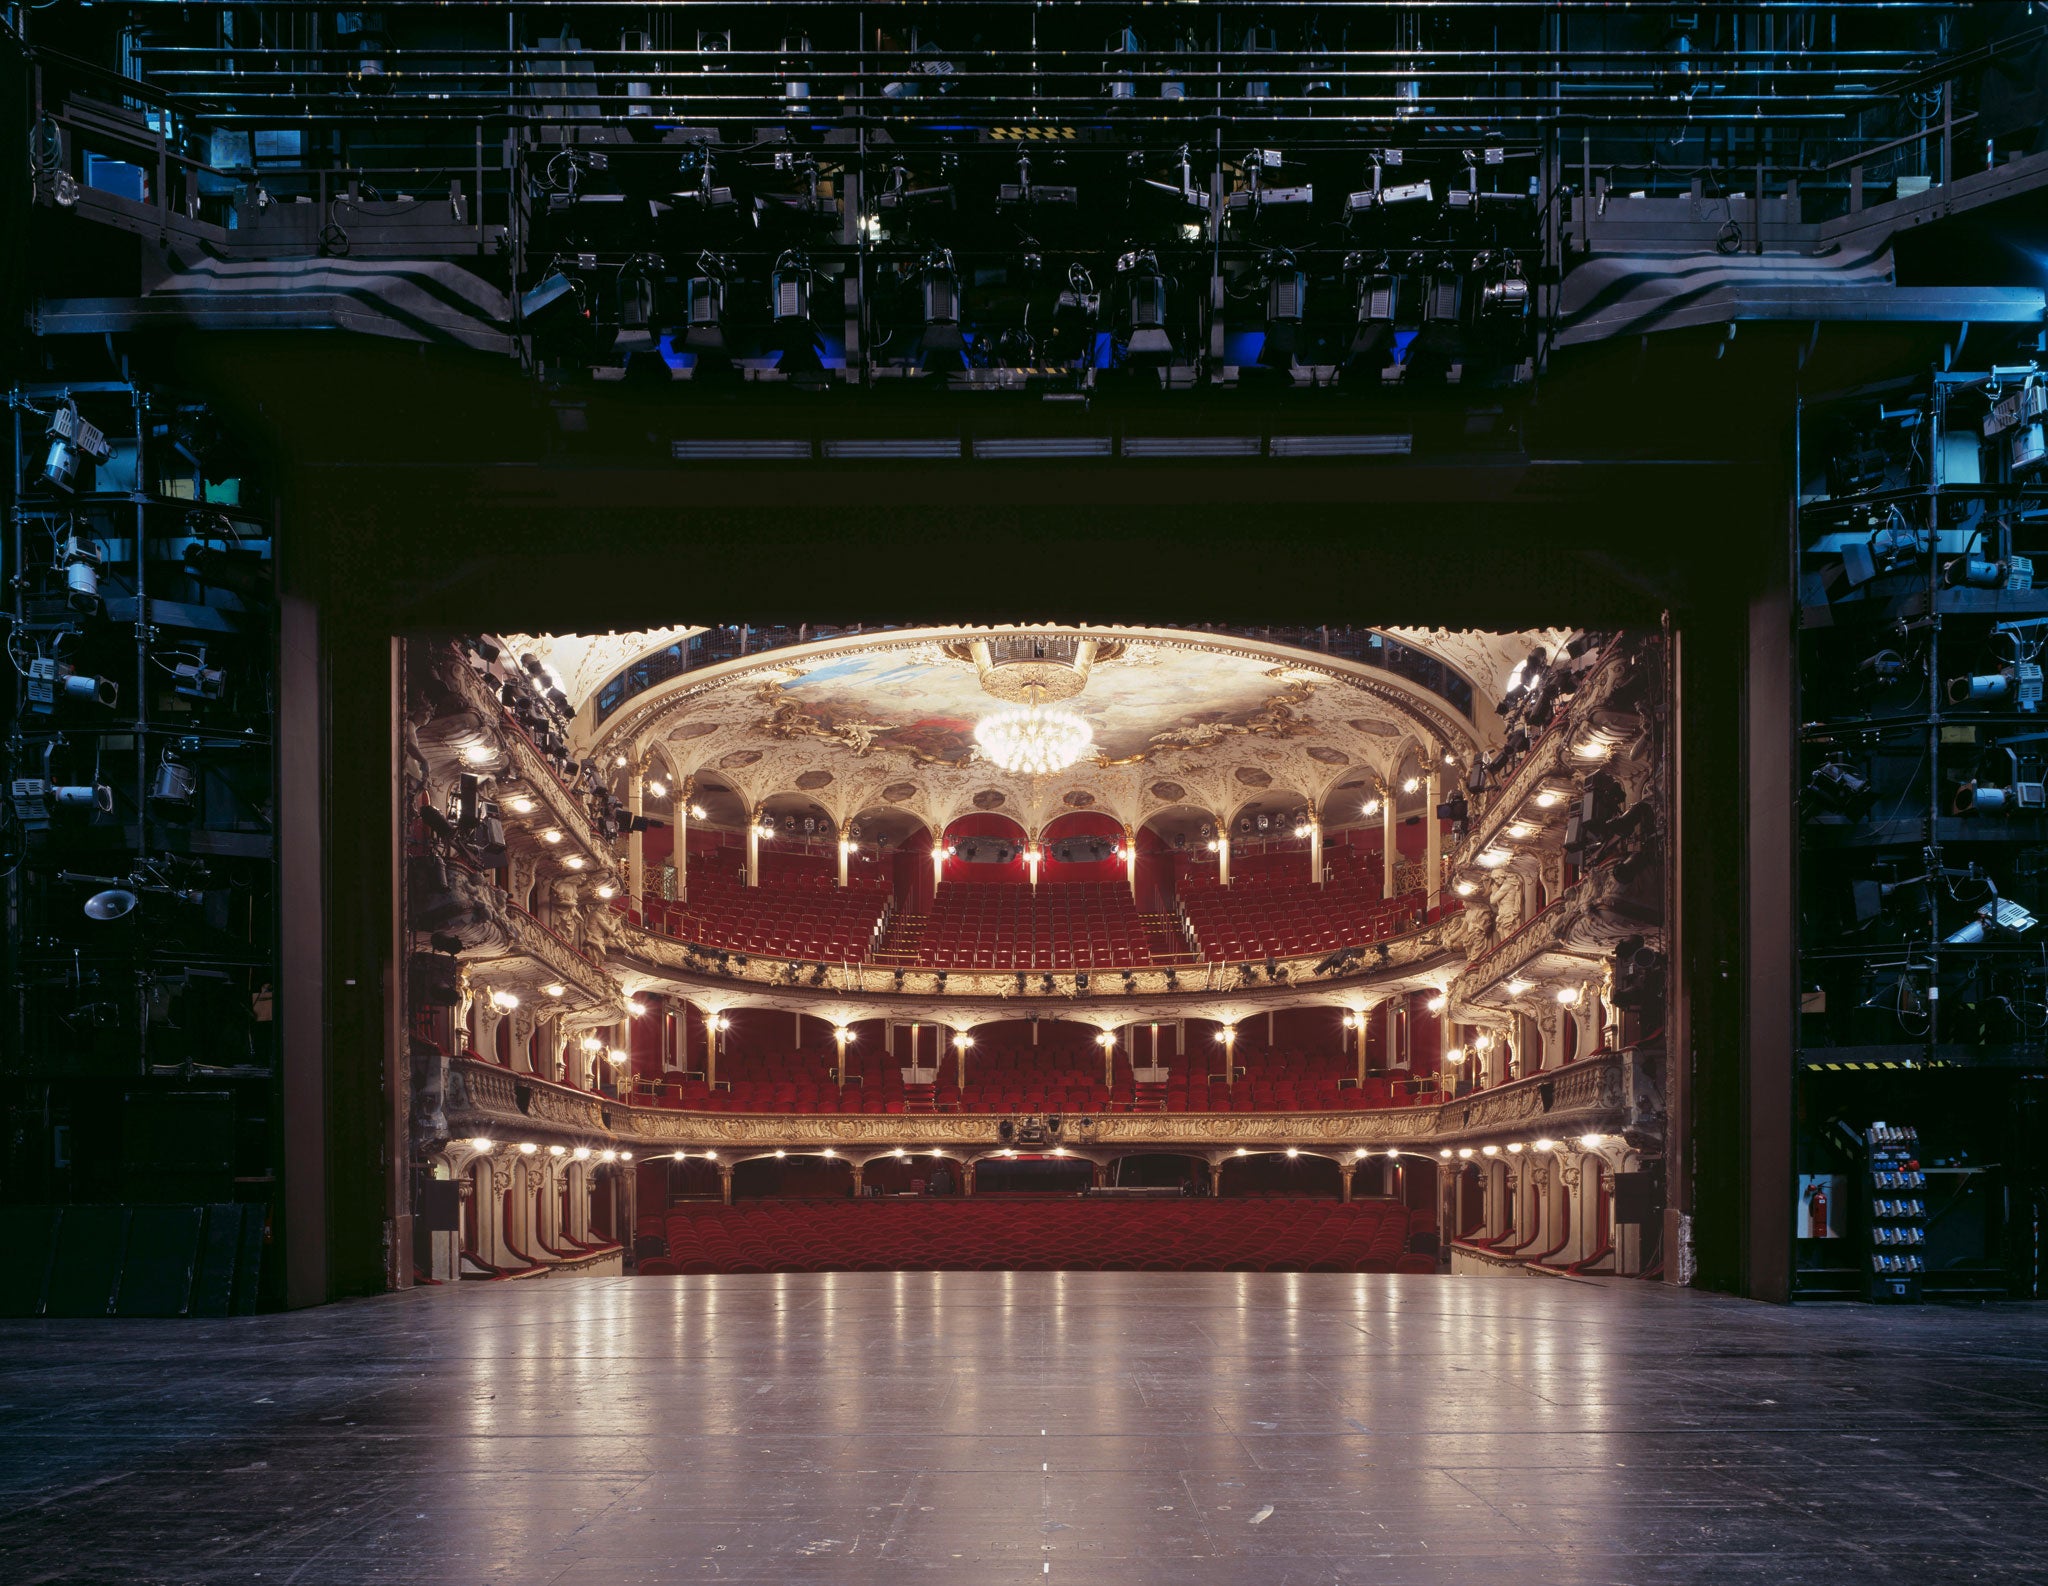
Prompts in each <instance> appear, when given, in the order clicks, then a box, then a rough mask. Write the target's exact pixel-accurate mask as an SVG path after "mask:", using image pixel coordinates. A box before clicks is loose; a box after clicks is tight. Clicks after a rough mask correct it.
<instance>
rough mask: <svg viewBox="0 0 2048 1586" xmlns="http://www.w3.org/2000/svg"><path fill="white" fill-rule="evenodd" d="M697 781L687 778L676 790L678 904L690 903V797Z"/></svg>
mask: <svg viewBox="0 0 2048 1586" xmlns="http://www.w3.org/2000/svg"><path fill="white" fill-rule="evenodd" d="M696 786H697V784H696V780H695V778H692V777H685V778H684V779H683V785H682V786H681V787H679V788H677V789H676V808H675V817H676V851H675V866H676V902H678V903H687V902H689V901H690V796H691V794H692V793H693V792H694V791H695V789H696Z"/></svg>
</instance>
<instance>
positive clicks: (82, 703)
mask: <svg viewBox="0 0 2048 1586" xmlns="http://www.w3.org/2000/svg"><path fill="white" fill-rule="evenodd" d="M120 699H121V686H120V684H118V683H116V682H115V681H114V680H113V679H112V678H109V677H95V676H94V675H93V674H92V673H90V672H81V671H78V670H77V669H76V668H74V667H73V666H72V665H71V664H70V663H69V662H67V661H60V660H57V659H56V658H55V657H53V656H38V657H36V659H35V660H33V661H31V662H29V664H28V708H29V713H30V714H31V715H35V716H50V715H54V714H56V713H57V712H58V711H59V710H67V709H76V710H91V709H99V710H112V709H113V708H114V707H115V706H116V705H117V704H119V703H120Z"/></svg>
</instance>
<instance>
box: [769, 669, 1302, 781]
mask: <svg viewBox="0 0 2048 1586" xmlns="http://www.w3.org/2000/svg"><path fill="white" fill-rule="evenodd" d="M1276 673H1278V674H1280V675H1276ZM777 686H779V695H778V696H777V698H778V703H779V702H780V701H791V702H794V703H795V704H796V706H797V707H798V708H799V709H800V710H801V711H802V712H803V713H804V714H805V715H807V716H809V717H810V718H811V719H812V720H814V721H816V722H817V723H818V724H819V725H820V726H821V727H823V728H824V729H826V730H827V731H828V732H831V733H834V734H836V735H841V736H842V741H853V740H857V739H858V738H859V737H860V736H861V735H862V734H866V735H868V737H869V741H870V742H872V743H875V744H879V745H882V746H885V747H887V748H891V749H897V750H901V751H904V752H906V753H908V754H910V755H911V756H912V758H914V759H916V760H918V761H920V762H922V763H927V764H945V765H964V764H966V763H967V761H968V760H969V759H970V758H971V757H972V754H973V749H974V726H975V723H976V722H978V721H979V720H981V718H982V717H984V716H986V715H988V714H989V713H990V712H991V711H992V710H995V709H997V708H998V702H997V701H995V700H992V699H990V698H989V696H988V695H987V694H985V693H983V692H982V688H981V684H980V682H979V680H978V679H977V678H976V676H975V672H974V668H973V667H972V666H971V665H967V664H965V663H963V662H958V661H952V660H948V659H942V658H940V657H937V656H934V655H931V654H929V653H922V652H918V651H908V652H903V651H899V652H893V653H890V652H884V653H872V652H870V653H867V654H854V655H844V656H834V657H829V658H827V659H825V660H823V661H821V662H820V663H819V664H817V665H815V666H812V667H810V668H808V669H806V670H805V671H804V672H803V673H802V675H801V676H797V677H791V678H788V679H786V680H784V681H782V682H780V684H779V685H777ZM1302 692H1303V691H1302V687H1301V685H1300V684H1299V683H1290V682H1289V681H1288V680H1287V677H1286V675H1285V672H1284V669H1281V668H1276V667H1275V666H1273V665H1272V664H1271V663H1270V662H1268V661H1263V660H1253V659H1249V658H1247V657H1243V656H1232V655H1218V654H1214V653H1203V652H1200V651H1193V650H1165V649H1158V648H1152V647H1146V646H1132V647H1131V648H1130V649H1129V650H1127V651H1126V653H1125V654H1124V655H1122V656H1120V657H1119V658H1117V659H1115V660H1113V661H1108V662H1105V663H1103V664H1101V665H1099V666H1098V667H1097V668H1096V669H1095V672H1094V674H1093V676H1092V677H1091V678H1090V679H1089V682H1088V686H1087V687H1086V688H1085V689H1084V690H1083V691H1082V692H1081V694H1080V695H1079V697H1077V698H1075V699H1072V700H1068V701H1066V702H1065V704H1066V708H1067V709H1069V710H1073V711H1076V712H1078V713H1079V714H1080V715H1082V716H1083V717H1085V718H1086V719H1087V721H1088V724H1089V725H1090V726H1091V727H1093V728H1094V729H1095V747H1096V750H1097V752H1098V754H1099V755H1100V756H1101V757H1102V758H1103V759H1104V760H1107V761H1109V762H1112V763H1115V762H1128V761H1131V760H1133V759H1135V758H1136V757H1137V756H1140V755H1147V754H1151V753H1156V752H1157V751H1159V750H1161V749H1164V748H1169V747H1173V748H1184V747H1195V746H1198V745H1200V744H1203V743H1209V742H1214V741H1218V740H1220V739H1222V738H1225V737H1232V736H1237V735H1239V734H1242V733H1245V732H1248V731H1249V732H1264V733H1266V734H1267V735H1272V736H1287V735H1288V702H1289V700H1290V698H1298V697H1299V696H1300V695H1301V693H1302Z"/></svg>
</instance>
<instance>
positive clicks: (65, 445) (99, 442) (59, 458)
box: [42, 399, 113, 496]
mask: <svg viewBox="0 0 2048 1586" xmlns="http://www.w3.org/2000/svg"><path fill="white" fill-rule="evenodd" d="M44 440H45V442H46V446H45V450H44V452H43V477H42V482H43V483H44V484H46V485H48V486H49V487H50V488H51V489H52V490H55V491H58V492H59V493H61V494H63V495H67V496H68V495H71V494H73V493H74V492H75V491H76V490H77V489H78V487H79V483H80V481H81V479H84V478H85V477H86V473H87V470H88V469H90V468H92V467H94V466H96V465H98V464H100V463H103V462H105V461H106V460H107V459H108V457H110V456H112V455H113V447H112V445H111V444H110V443H109V442H108V440H107V437H106V436H105V435H104V434H103V433H101V431H100V429H99V427H98V426H97V425H95V424H93V423H92V422H91V421H90V420H89V419H87V418H86V416H85V415H84V414H83V413H81V412H79V411H78V404H77V403H76V402H73V401H71V400H69V399H66V400H65V401H64V403H63V404H62V405H60V406H59V407H58V409H57V411H56V412H55V413H53V414H51V415H50V427H49V429H48V431H47V432H46V433H45V435H44Z"/></svg>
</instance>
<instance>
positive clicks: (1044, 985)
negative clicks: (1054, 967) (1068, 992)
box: [1038, 975, 1057, 996]
mask: <svg viewBox="0 0 2048 1586" xmlns="http://www.w3.org/2000/svg"><path fill="white" fill-rule="evenodd" d="M1038 984H1039V989H1040V990H1041V991H1043V992H1045V993H1046V994H1047V995H1048V996H1050V995H1051V994H1052V992H1053V991H1054V990H1056V989H1057V988H1056V986H1055V985H1054V982H1053V978H1052V976H1050V975H1043V976H1040V977H1039V982H1038Z"/></svg>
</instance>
